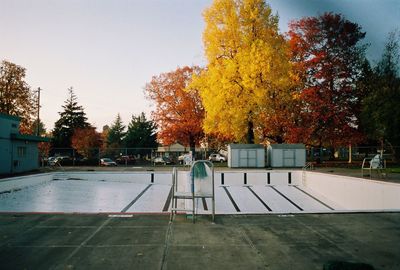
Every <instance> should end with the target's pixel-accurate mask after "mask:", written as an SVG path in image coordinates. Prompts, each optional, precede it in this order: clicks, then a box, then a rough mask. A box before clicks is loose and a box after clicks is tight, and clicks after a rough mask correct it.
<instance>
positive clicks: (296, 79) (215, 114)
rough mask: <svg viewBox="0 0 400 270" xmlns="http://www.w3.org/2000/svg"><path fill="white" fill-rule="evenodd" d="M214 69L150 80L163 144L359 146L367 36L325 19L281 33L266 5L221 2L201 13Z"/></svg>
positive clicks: (259, 0)
mask: <svg viewBox="0 0 400 270" xmlns="http://www.w3.org/2000/svg"><path fill="white" fill-rule="evenodd" d="M203 15H204V20H205V29H204V33H203V41H204V48H205V56H206V59H207V65H206V67H204V68H198V67H193V68H189V67H184V68H178V69H177V70H176V71H174V72H169V73H164V74H161V75H159V76H155V77H153V79H152V81H151V82H150V83H148V84H147V85H146V93H147V95H148V97H149V98H150V99H152V100H153V101H154V102H155V103H156V110H155V111H154V112H153V117H154V119H155V121H156V122H157V124H158V126H159V129H160V132H159V134H158V136H159V139H160V141H162V142H164V143H167V144H168V143H171V142H174V141H180V142H183V143H188V144H191V145H194V143H199V141H200V140H201V139H203V138H204V134H208V138H210V137H211V138H212V137H218V138H223V139H224V140H227V141H231V142H247V143H254V142H266V141H270V142H278V143H281V142H303V143H306V144H309V145H318V146H321V145H337V144H341V143H346V144H348V143H351V142H358V141H360V140H361V138H362V134H361V133H360V131H359V130H358V127H359V115H358V113H359V111H360V109H359V106H360V98H361V97H360V94H359V91H357V88H356V83H357V80H358V79H359V77H360V74H361V72H360V69H361V63H362V60H363V59H364V50H365V47H362V46H359V45H358V44H359V42H360V41H361V40H362V39H363V38H364V36H365V33H363V32H362V31H361V28H360V27H359V26H358V25H357V24H355V23H352V22H350V21H348V20H346V19H345V18H344V17H342V16H341V15H336V14H332V13H325V14H323V15H321V16H319V17H311V18H303V19H301V20H299V21H295V22H292V23H291V24H290V31H289V33H288V34H286V35H283V34H281V33H279V29H278V16H277V15H273V12H272V10H271V8H270V6H269V5H268V4H266V3H265V1H263V0H215V1H214V2H213V4H212V5H211V6H210V7H209V8H207V9H206V10H205V11H204V14H203Z"/></svg>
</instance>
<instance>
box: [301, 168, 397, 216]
mask: <svg viewBox="0 0 400 270" xmlns="http://www.w3.org/2000/svg"><path fill="white" fill-rule="evenodd" d="M303 185H304V186H305V187H307V188H310V189H312V190H315V191H316V192H318V193H319V194H321V195H323V196H325V197H326V198H328V199H329V200H331V201H334V202H337V203H340V204H341V205H342V206H344V207H345V208H346V209H351V210H374V209H375V210H382V209H386V210H400V185H399V184H396V183H389V182H383V181H374V180H369V179H363V178H356V177H347V176H338V175H330V174H323V173H317V172H306V177H305V181H304V182H303Z"/></svg>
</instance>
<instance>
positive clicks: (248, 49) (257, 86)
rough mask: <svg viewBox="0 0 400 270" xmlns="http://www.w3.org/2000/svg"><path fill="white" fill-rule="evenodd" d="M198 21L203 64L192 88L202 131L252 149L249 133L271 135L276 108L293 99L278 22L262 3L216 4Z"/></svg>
mask: <svg viewBox="0 0 400 270" xmlns="http://www.w3.org/2000/svg"><path fill="white" fill-rule="evenodd" d="M203 15H204V20H205V23H206V27H205V30H204V33H203V41H204V47H205V54H206V58H207V60H208V64H207V67H206V69H205V70H204V71H203V72H202V73H201V75H200V76H197V77H196V78H195V79H194V83H193V87H196V88H197V89H199V91H200V96H201V98H202V101H203V105H204V108H205V111H206V114H205V115H206V116H205V120H204V130H205V132H206V133H209V134H213V133H220V134H221V135H223V136H224V137H228V138H231V139H232V140H233V141H237V142H248V143H253V142H254V137H255V136H254V132H256V133H257V132H258V134H257V137H260V136H261V135H262V134H263V133H264V131H266V130H265V127H269V128H270V129H269V130H267V131H268V132H271V130H272V128H271V127H272V124H273V119H274V117H275V115H276V114H279V113H281V110H279V108H280V107H285V104H290V103H291V101H292V99H293V96H292V95H291V93H290V85H291V83H292V80H290V70H291V66H290V63H289V53H288V46H287V43H286V41H285V39H284V37H283V36H282V35H280V34H279V33H278V16H277V15H273V14H272V10H271V8H270V6H269V5H267V4H266V3H265V2H264V1H263V0H216V1H214V2H213V4H212V5H211V6H210V7H209V8H208V9H206V10H205V12H204V14H203ZM265 135H266V136H268V135H269V134H265Z"/></svg>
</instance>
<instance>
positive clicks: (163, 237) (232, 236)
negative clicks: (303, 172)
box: [0, 167, 400, 270]
mask: <svg viewBox="0 0 400 270" xmlns="http://www.w3.org/2000/svg"><path fill="white" fill-rule="evenodd" d="M65 169H66V170H67V171H68V170H75V171H76V168H71V169H70V168H65ZM143 169H146V170H147V169H149V170H152V169H154V170H155V171H163V170H166V171H170V170H171V169H172V167H156V168H117V169H115V168H112V169H109V168H101V169H97V168H96V171H105V170H107V171H108V170H118V171H121V170H122V171H135V170H143ZM218 169H219V168H218ZM218 169H217V170H218ZM221 169H223V170H227V168H221ZM85 170H88V169H87V168H82V171H85ZM89 170H91V169H89ZM316 171H318V172H324V173H332V174H340V175H347V176H355V177H359V176H360V171H359V170H354V169H341V168H323V169H317V170H316ZM367 179H369V178H367ZM375 179H376V178H375ZM377 180H379V179H377ZM381 180H382V181H391V182H397V183H400V174H389V177H388V178H387V179H381ZM0 239H1V241H0V269H163V270H166V269H202V270H203V269H277V270H280V269H282V270H288V269H296V270H297V269H300V270H301V269H319V270H321V269H331V270H338V269H342V270H343V269H353V268H344V266H343V265H344V264H345V263H364V264H368V265H371V266H373V268H371V269H400V252H399V250H400V212H393V213H333V214H302V213H298V214H269V215H261V214H260V215H235V214H233V215H217V216H216V220H215V223H213V222H211V220H210V217H209V216H207V215H204V216H198V218H197V221H196V223H195V224H193V223H192V219H191V217H190V216H186V215H178V216H177V217H176V218H175V220H174V221H173V222H172V223H171V222H169V215H168V214H147V215H143V214H133V215H132V214H127V215H125V214H124V213H120V214H116V215H111V216H110V215H108V214H56V213H53V214H49V213H47V214H43V213H32V214H26V213H3V214H0ZM332 262H337V263H336V266H337V267H336V268H335V267H334V265H335V264H334V263H332ZM339 265H341V266H342V267H339ZM328 266H330V267H328ZM354 269H356V268H354ZM357 269H366V268H357Z"/></svg>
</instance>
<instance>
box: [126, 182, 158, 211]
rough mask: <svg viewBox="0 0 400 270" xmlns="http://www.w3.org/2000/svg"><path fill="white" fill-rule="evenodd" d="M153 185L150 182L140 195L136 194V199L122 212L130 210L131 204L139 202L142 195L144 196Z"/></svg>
mask: <svg viewBox="0 0 400 270" xmlns="http://www.w3.org/2000/svg"><path fill="white" fill-rule="evenodd" d="M151 186H152V185H151V184H149V185H148V186H147V187H146V188H145V189H144V190H143V191H142V192H140V194H139V195H137V196H136V198H135V199H133V201H131V202H130V203H129V204H128V205H127V206H126V207H125V208H124V209H122V211H121V213H125V212H126V211H128V209H129V208H131V206H132V205H133V204H134V203H135V202H137V201H138V200H139V198H140V197H142V196H143V194H144V193H145V192H146V191H147V190H148V189H149V188H150V187H151Z"/></svg>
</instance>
